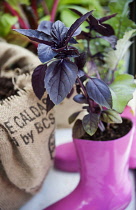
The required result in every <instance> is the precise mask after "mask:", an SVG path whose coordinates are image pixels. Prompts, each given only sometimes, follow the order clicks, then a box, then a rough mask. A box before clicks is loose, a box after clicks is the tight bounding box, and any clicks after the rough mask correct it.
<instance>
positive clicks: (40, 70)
mask: <svg viewBox="0 0 136 210" xmlns="http://www.w3.org/2000/svg"><path fill="white" fill-rule="evenodd" d="M46 69H47V65H46V64H44V65H39V66H37V67H36V68H35V69H34V72H33V74H32V87H33V90H34V93H35V95H36V96H37V97H38V98H39V99H41V98H42V96H43V94H44V92H45V88H44V78H45V71H46Z"/></svg>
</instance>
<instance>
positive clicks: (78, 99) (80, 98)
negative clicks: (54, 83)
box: [73, 94, 87, 104]
mask: <svg viewBox="0 0 136 210" xmlns="http://www.w3.org/2000/svg"><path fill="white" fill-rule="evenodd" d="M73 100H74V101H75V102H77V103H79V104H84V103H87V100H86V98H85V96H84V95H83V94H78V95H75V96H74V98H73Z"/></svg>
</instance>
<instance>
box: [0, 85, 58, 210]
mask: <svg viewBox="0 0 136 210" xmlns="http://www.w3.org/2000/svg"><path fill="white" fill-rule="evenodd" d="M46 96H47V95H46V94H45V95H44V96H43V98H42V100H38V99H37V97H36V96H35V94H34V93H33V90H32V87H31V86H29V85H27V87H26V88H25V91H24V90H20V91H18V95H14V96H11V97H8V98H7V99H6V100H4V101H3V102H2V104H1V105H0V209H1V210H16V209H19V207H20V206H21V205H23V204H24V202H26V201H27V200H28V199H29V198H30V197H31V195H32V194H35V193H36V192H37V191H38V190H39V189H40V187H41V185H42V183H43V180H44V179H45V176H46V174H47V172H48V170H49V169H50V167H51V166H52V160H53V155H54V148H55V143H54V123H55V120H54V113H53V111H50V112H49V113H48V114H47V113H46Z"/></svg>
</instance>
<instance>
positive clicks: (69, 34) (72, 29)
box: [65, 11, 92, 45]
mask: <svg viewBox="0 0 136 210" xmlns="http://www.w3.org/2000/svg"><path fill="white" fill-rule="evenodd" d="M91 13H92V11H90V12H87V13H86V14H84V15H82V17H80V18H78V19H77V20H76V21H75V22H74V23H73V24H72V25H71V27H70V28H69V30H68V32H67V39H66V41H65V45H66V44H67V43H68V42H69V40H70V39H71V37H72V36H73V34H74V33H75V31H76V30H77V29H78V27H79V26H80V25H81V24H82V23H83V22H84V21H85V20H86V19H87V18H88V17H89V16H90V15H91Z"/></svg>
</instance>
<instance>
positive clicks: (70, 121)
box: [68, 111, 81, 124]
mask: <svg viewBox="0 0 136 210" xmlns="http://www.w3.org/2000/svg"><path fill="white" fill-rule="evenodd" d="M80 113H81V111H79V112H74V113H73V114H72V115H70V117H69V118H68V122H69V124H71V123H73V122H74V121H75V119H76V118H77V117H78V115H79V114H80Z"/></svg>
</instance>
